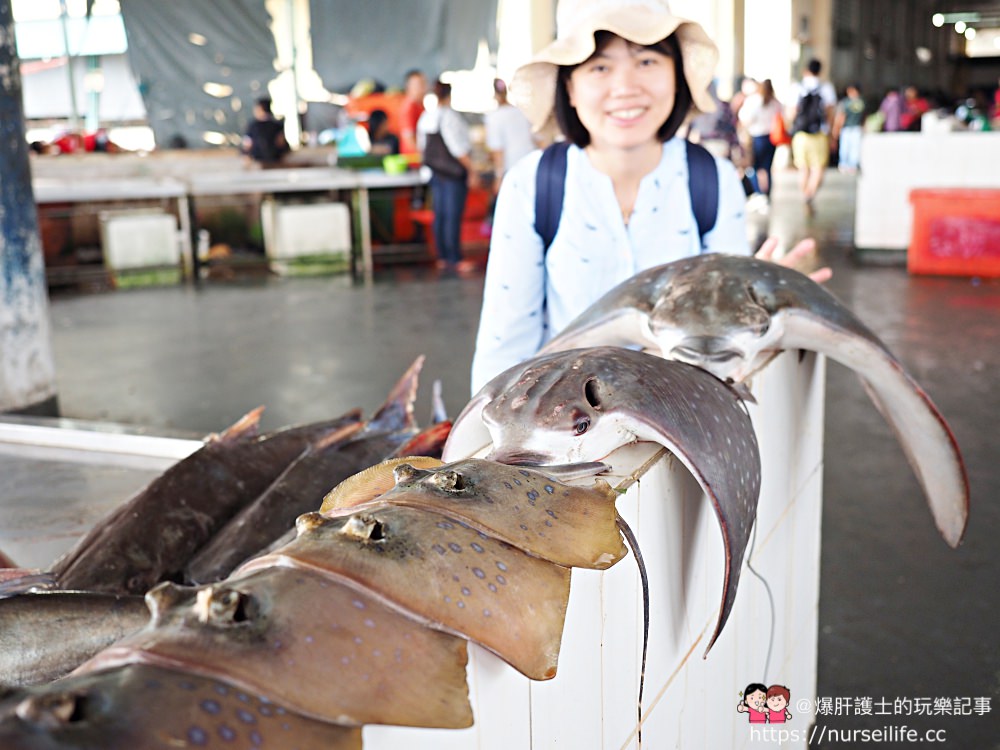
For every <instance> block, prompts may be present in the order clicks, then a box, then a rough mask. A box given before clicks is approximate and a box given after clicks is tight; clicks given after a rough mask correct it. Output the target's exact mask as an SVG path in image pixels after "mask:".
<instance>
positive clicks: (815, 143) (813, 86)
mask: <svg viewBox="0 0 1000 750" xmlns="http://www.w3.org/2000/svg"><path fill="white" fill-rule="evenodd" d="M822 70H823V64H822V63H821V62H820V61H819V60H817V59H816V58H813V59H812V60H810V61H809V63H808V64H807V65H806V74H805V75H804V76H802V80H801V81H800V82H799V83H798V84H797V85H796V86H795V89H794V94H795V97H794V102H795V104H794V108H793V109H792V158H793V159H794V160H795V166H796V168H797V169H798V170H799V189H800V190H801V191H802V198H803V200H805V204H806V210H807V211H808V212H809V213H810V214H812V213H813V199H815V197H816V193H818V192H819V188H820V186H821V185H822V184H823V176H824V174H825V172H826V167H827V165H828V164H829V163H830V139H829V133H830V124H831V122H832V120H833V111H834V108H835V107H836V105H837V92H836V91H835V90H834V88H833V85H832V84H831V83H830V82H829V81H821V80H820V78H819V74H820V72H821V71H822Z"/></svg>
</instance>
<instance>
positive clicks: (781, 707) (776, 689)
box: [767, 685, 792, 724]
mask: <svg viewBox="0 0 1000 750" xmlns="http://www.w3.org/2000/svg"><path fill="white" fill-rule="evenodd" d="M791 697H792V694H791V693H790V692H789V690H788V688H786V687H785V686H784V685H771V687H769V688H768V689H767V722H768V724H784V723H785V720H786V719H790V718H792V714H791V713H790V712H789V710H788V701H789V700H790V699H791Z"/></svg>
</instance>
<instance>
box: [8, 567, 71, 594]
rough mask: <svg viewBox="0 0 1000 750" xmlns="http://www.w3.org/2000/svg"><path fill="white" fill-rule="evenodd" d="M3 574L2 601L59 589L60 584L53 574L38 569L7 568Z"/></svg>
mask: <svg viewBox="0 0 1000 750" xmlns="http://www.w3.org/2000/svg"><path fill="white" fill-rule="evenodd" d="M3 573H4V575H3V576H0V599H6V598H8V597H11V596H18V595H20V594H28V593H32V592H35V591H52V590H54V589H57V588H58V582H57V581H56V578H55V576H54V575H53V574H52V573H46V572H43V571H40V570H38V569H37V568H6V569H5V570H4V571H3Z"/></svg>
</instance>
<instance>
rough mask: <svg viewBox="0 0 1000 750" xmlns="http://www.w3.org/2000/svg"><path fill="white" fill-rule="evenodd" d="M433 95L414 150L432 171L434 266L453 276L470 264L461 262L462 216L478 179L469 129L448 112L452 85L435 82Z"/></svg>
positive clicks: (462, 120) (449, 110) (421, 116)
mask: <svg viewBox="0 0 1000 750" xmlns="http://www.w3.org/2000/svg"><path fill="white" fill-rule="evenodd" d="M434 95H435V96H436V97H437V106H436V107H435V108H434V109H429V110H427V111H425V112H424V113H423V114H422V115H420V120H419V121H418V122H417V146H418V148H419V149H420V152H421V153H422V154H423V160H424V164H425V165H426V166H428V167H430V169H431V204H432V207H433V209H434V221H433V224H432V225H431V226H432V227H433V230H434V244H435V246H436V247H437V253H438V260H437V266H438V268H440V269H442V270H444V271H447V272H450V273H454V272H456V271H466V270H469V269H470V268H471V267H472V264H471V262H469V261H464V260H462V246H461V239H462V237H461V235H462V214H463V213H465V199H466V198H467V197H468V193H469V188H470V187H476V186H477V185H478V182H479V177H478V175H477V174H476V172H475V170H474V169H473V168H472V159H471V156H470V154H471V152H472V140H471V138H470V136H469V125H468V123H467V122H466V121H465V118H463V117H462V115H460V114H459V113H458V112H456V111H455V110H453V109H452V108H451V85H450V84H447V83H444V82H443V81H441V80H438V81H436V82H435V84H434Z"/></svg>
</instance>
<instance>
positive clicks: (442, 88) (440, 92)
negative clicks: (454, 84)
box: [434, 78, 451, 99]
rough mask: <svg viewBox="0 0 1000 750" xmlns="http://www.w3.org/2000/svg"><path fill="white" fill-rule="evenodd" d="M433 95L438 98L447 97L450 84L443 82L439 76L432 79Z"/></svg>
mask: <svg viewBox="0 0 1000 750" xmlns="http://www.w3.org/2000/svg"><path fill="white" fill-rule="evenodd" d="M434 96H436V97H437V98H438V99H447V98H448V97H449V96H451V84H450V83H445V82H444V81H442V80H441V79H440V78H439V79H437V80H436V81H434Z"/></svg>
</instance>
